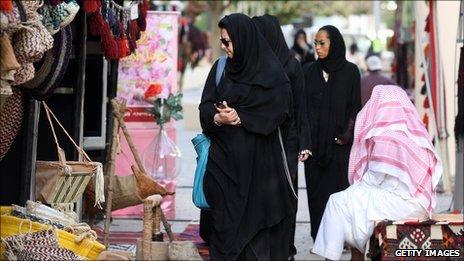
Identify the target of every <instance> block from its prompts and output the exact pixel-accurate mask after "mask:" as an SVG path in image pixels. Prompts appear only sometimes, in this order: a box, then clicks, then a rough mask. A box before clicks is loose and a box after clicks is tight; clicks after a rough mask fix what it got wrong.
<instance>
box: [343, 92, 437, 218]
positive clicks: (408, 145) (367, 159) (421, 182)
mask: <svg viewBox="0 0 464 261" xmlns="http://www.w3.org/2000/svg"><path fill="white" fill-rule="evenodd" d="M372 163H375V165H377V169H372V167H373V165H374V164H372ZM368 167H369V169H371V170H373V171H379V172H383V173H385V169H392V170H394V171H390V173H386V174H389V175H393V176H396V177H398V178H399V179H400V180H401V181H402V182H403V183H405V184H406V185H408V187H409V190H410V193H411V196H414V197H417V198H418V199H419V201H420V203H421V205H422V206H423V207H424V208H426V209H427V210H428V211H429V213H431V210H432V209H433V208H434V206H435V187H436V185H437V184H438V181H439V180H440V177H441V175H442V166H441V162H440V159H439V157H438V155H437V154H436V152H435V149H434V147H433V144H432V142H431V139H430V137H429V135H428V133H427V130H426V129H425V127H424V125H423V124H422V122H421V121H420V118H419V115H418V113H417V110H416V109H415V107H414V105H413V104H412V103H411V101H410V100H409V98H408V96H407V94H406V92H404V91H403V90H402V89H401V88H400V87H398V86H393V85H378V86H376V87H375V88H374V90H373V92H372V96H371V98H370V100H369V101H368V102H367V103H366V105H365V106H364V108H363V109H362V110H361V111H360V112H359V114H358V116H357V118H356V125H355V130H354V141H353V146H352V148H351V154H350V162H349V168H348V178H349V181H350V183H351V184H353V183H354V182H359V181H360V180H361V179H362V175H363V174H364V172H365V171H366V170H367V168H368Z"/></svg>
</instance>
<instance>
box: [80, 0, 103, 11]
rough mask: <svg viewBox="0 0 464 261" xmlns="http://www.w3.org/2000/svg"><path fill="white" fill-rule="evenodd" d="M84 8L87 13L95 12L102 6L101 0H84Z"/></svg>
mask: <svg viewBox="0 0 464 261" xmlns="http://www.w3.org/2000/svg"><path fill="white" fill-rule="evenodd" d="M82 2H83V6H82V9H83V10H84V12H86V13H94V12H96V11H98V9H100V8H101V1H100V0H83V1H82Z"/></svg>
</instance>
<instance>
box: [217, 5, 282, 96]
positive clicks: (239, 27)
mask: <svg viewBox="0 0 464 261" xmlns="http://www.w3.org/2000/svg"><path fill="white" fill-rule="evenodd" d="M218 26H219V27H220V28H224V29H226V30H227V32H228V33H229V36H230V38H231V41H232V44H233V46H234V55H233V58H232V59H230V58H229V59H227V66H226V68H225V73H226V75H227V77H228V78H230V79H231V80H232V81H234V82H237V83H242V84H248V85H259V86H262V87H264V88H271V87H275V86H280V85H282V84H286V83H288V82H289V80H288V78H287V76H286V75H285V72H284V70H283V68H282V65H281V64H280V62H279V60H278V59H277V57H276V56H275V54H274V53H273V52H272V50H271V48H270V47H269V45H268V44H267V42H266V40H265V39H264V37H263V36H262V35H261V33H259V30H258V28H257V27H256V25H255V23H253V21H252V20H251V18H250V17H248V16H246V15H244V14H231V15H226V16H225V17H224V18H222V19H221V21H219V24H218Z"/></svg>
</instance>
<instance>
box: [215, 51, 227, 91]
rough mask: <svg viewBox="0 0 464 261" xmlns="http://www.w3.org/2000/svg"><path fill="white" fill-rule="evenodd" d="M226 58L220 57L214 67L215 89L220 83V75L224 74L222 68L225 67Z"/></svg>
mask: <svg viewBox="0 0 464 261" xmlns="http://www.w3.org/2000/svg"><path fill="white" fill-rule="evenodd" d="M226 62H227V56H221V57H219V59H218V64H217V67H216V87H217V86H218V85H219V83H220V82H221V78H222V75H223V74H224V68H225V67H226Z"/></svg>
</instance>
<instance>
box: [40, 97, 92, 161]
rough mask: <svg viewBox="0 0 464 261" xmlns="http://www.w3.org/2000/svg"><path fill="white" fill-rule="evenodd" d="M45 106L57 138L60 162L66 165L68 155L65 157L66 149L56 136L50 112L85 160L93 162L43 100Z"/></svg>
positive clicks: (54, 136) (54, 135)
mask: <svg viewBox="0 0 464 261" xmlns="http://www.w3.org/2000/svg"><path fill="white" fill-rule="evenodd" d="M41 103H42V105H43V107H44V110H45V114H46V115H47V119H48V123H49V125H50V128H51V130H52V133H53V138H54V139H55V144H56V150H57V153H58V160H59V161H60V163H61V164H62V165H63V166H64V165H66V157H65V153H64V150H63V149H62V148H61V147H60V144H59V142H58V138H57V137H56V133H55V128H54V127H53V122H52V120H51V118H50V114H51V115H52V117H53V119H54V120H55V121H56V123H58V125H59V126H60V127H61V129H62V130H63V132H64V133H65V134H66V136H67V137H68V138H69V140H70V141H71V143H72V144H73V145H74V147H75V148H76V150H77V152H78V153H79V154H80V155H81V156H82V158H83V160H84V162H91V161H92V160H90V158H89V156H88V155H87V153H85V151H84V150H83V149H82V148H81V147H79V146H77V144H76V142H74V140H73V138H71V136H70V135H69V134H68V132H67V131H66V129H65V128H64V127H63V125H61V122H60V121H59V120H58V118H57V117H56V116H55V114H54V113H53V111H52V110H51V109H50V108H49V107H48V105H47V104H46V103H45V102H44V101H42V102H41Z"/></svg>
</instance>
